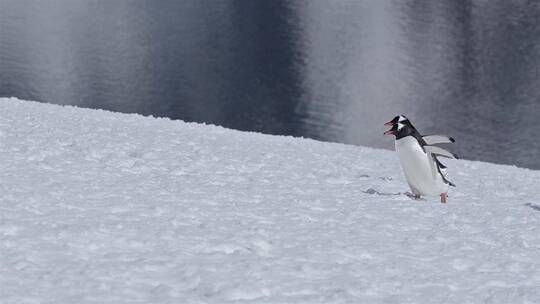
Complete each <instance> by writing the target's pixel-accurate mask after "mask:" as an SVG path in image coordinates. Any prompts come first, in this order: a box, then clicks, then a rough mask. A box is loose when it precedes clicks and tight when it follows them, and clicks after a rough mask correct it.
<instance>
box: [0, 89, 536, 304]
mask: <svg viewBox="0 0 540 304" xmlns="http://www.w3.org/2000/svg"><path fill="white" fill-rule="evenodd" d="M377 131H378V130H377ZM381 134H382V126H381ZM381 140H385V139H384V138H382V139H381ZM457 140H458V143H457V144H459V139H457ZM445 163H447V164H448V167H449V179H450V180H452V181H453V182H455V183H456V184H457V186H458V187H457V188H452V189H451V190H450V191H451V192H450V193H449V195H450V198H449V203H448V204H446V205H442V204H440V203H438V197H433V198H428V199H427V200H425V201H414V200H411V199H410V198H409V197H407V196H406V195H404V193H405V192H406V191H409V189H408V186H407V184H406V182H405V180H404V178H403V176H402V173H401V169H400V167H399V163H398V159H397V155H396V154H395V153H394V152H391V151H384V150H376V149H371V148H365V147H354V146H347V145H340V144H330V143H322V142H316V141H313V140H308V139H298V138H291V137H280V136H268V135H261V134H256V133H246V132H238V131H233V130H227V129H224V128H221V127H215V126H206V125H201V124H194V123H184V122H180V121H171V120H168V119H156V118H150V117H142V116H138V115H125V114H119V113H111V112H105V111H100V110H88V109H79V108H74V107H61V106H54V105H48V104H40V103H35V102H27V101H21V100H17V99H14V98H11V99H9V98H0V303H540V288H539V287H540V172H538V171H532V170H527V169H521V168H516V167H511V166H502V165H494V164H488V163H481V162H471V161H462V160H460V161H446V162H445Z"/></svg>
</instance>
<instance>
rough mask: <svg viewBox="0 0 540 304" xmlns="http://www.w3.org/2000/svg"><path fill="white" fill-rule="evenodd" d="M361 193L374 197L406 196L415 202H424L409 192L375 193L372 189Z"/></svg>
mask: <svg viewBox="0 0 540 304" xmlns="http://www.w3.org/2000/svg"><path fill="white" fill-rule="evenodd" d="M362 192H363V193H366V194H375V195H380V196H399V195H406V196H407V197H409V198H411V199H413V200H415V201H418V200H424V199H423V198H420V199H418V198H416V196H414V194H412V193H410V192H395V193H392V192H380V191H377V190H375V189H373V188H369V189H367V190H365V191H362Z"/></svg>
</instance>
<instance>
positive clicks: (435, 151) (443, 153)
mask: <svg viewBox="0 0 540 304" xmlns="http://www.w3.org/2000/svg"><path fill="white" fill-rule="evenodd" d="M424 150H426V153H428V154H434V155H440V156H443V157H448V158H454V159H458V157H457V155H455V154H454V153H452V152H449V151H446V150H445V149H443V148H440V147H436V146H424Z"/></svg>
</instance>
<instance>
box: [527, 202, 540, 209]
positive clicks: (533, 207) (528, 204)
mask: <svg viewBox="0 0 540 304" xmlns="http://www.w3.org/2000/svg"><path fill="white" fill-rule="evenodd" d="M525 206H527V207H530V208H532V209H533V210H536V211H540V205H535V204H532V203H526V204H525Z"/></svg>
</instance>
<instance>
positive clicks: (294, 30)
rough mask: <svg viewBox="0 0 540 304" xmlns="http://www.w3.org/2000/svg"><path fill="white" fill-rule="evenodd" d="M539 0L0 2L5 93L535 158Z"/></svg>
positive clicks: (539, 164) (539, 156) (529, 162)
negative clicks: (392, 132)
mask: <svg viewBox="0 0 540 304" xmlns="http://www.w3.org/2000/svg"><path fill="white" fill-rule="evenodd" d="M539 39H540V2H537V1H518V0H516V1H508V0H492V1H480V0H468V1H467V0H463V1H443V0H441V1H398V0H395V1H381V0H365V1H361V0H350V1H344V0H341V1H326V0H310V1H301V0H298V1H292V0H281V1H280V0H275V1H264V0H255V1H252V0H241V1H234V0H226V1H218V0H183V1H172V0H171V1H151V0H141V1H127V0H118V1H105V0H102V1H87V0H65V1H64V0H62V1H60V0H49V1H37V0H33V1H30V0H0V96H16V97H19V98H24V99H31V100H39V101H44V102H52V103H60V104H72V105H78V106H84V107H92V108H103V109H108V110H114V111H121V112H137V113H141V114H145V115H150V114H151V115H154V116H167V117H171V118H174V119H183V120H187V121H198V122H207V123H213V124H219V125H223V126H226V127H230V128H235V129H240V130H254V131H260V132H265V133H271V134H288V135H295V136H305V137H311V138H316V139H320V140H325V141H335V142H344V143H351V144H362V145H368V146H373V147H384V148H392V146H393V141H392V140H391V139H390V138H384V137H383V136H382V133H383V131H384V130H385V128H384V127H383V126H382V123H384V122H385V121H386V120H389V119H390V118H392V117H393V116H394V115H395V114H398V113H403V114H405V115H407V116H409V118H411V120H412V121H413V122H414V123H415V125H416V126H417V127H418V128H419V129H420V130H421V131H423V132H424V133H439V132H440V133H447V134H449V135H452V136H454V137H455V138H456V139H457V143H456V145H455V147H454V150H455V151H456V152H458V153H459V154H461V155H462V156H463V157H464V158H468V159H480V160H485V161H492V162H498V163H506V164H515V165H519V166H525V167H530V168H536V169H540V137H539V136H538V134H539V132H538V130H539V129H540V127H539V126H540V123H539V121H538V118H539V117H540V99H539V96H540V41H539Z"/></svg>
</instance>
